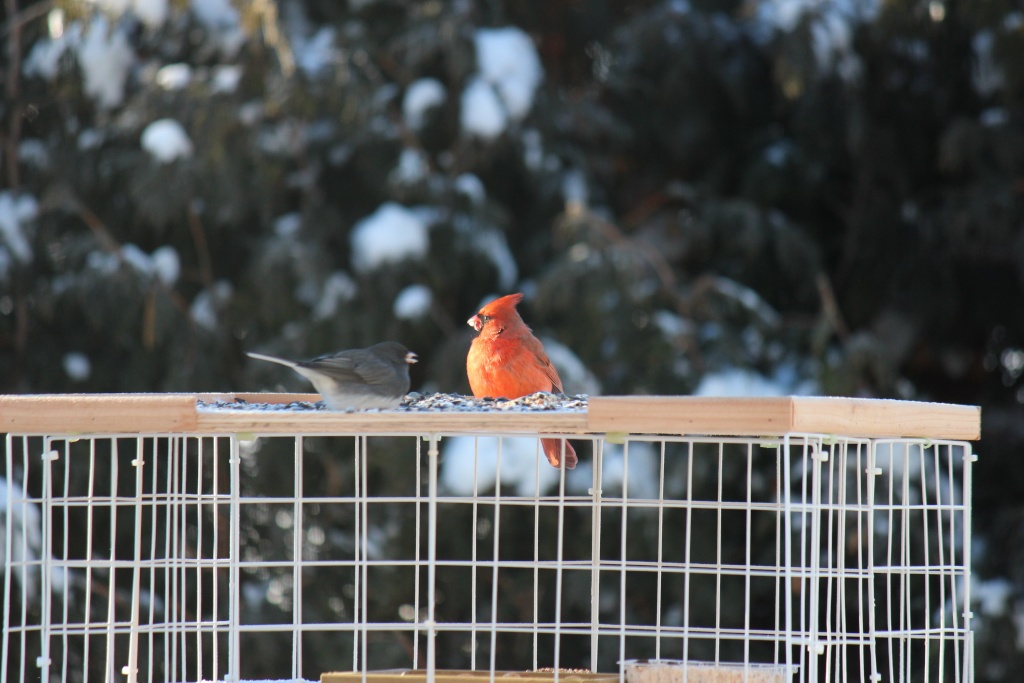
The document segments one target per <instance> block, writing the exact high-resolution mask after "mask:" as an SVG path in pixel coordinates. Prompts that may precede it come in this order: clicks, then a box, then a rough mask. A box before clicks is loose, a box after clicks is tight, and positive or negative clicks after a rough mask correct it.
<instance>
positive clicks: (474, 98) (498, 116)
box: [459, 78, 508, 140]
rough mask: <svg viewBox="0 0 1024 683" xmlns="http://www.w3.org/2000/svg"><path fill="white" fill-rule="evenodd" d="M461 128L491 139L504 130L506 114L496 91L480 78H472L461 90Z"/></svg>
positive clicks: (506, 119)
mask: <svg viewBox="0 0 1024 683" xmlns="http://www.w3.org/2000/svg"><path fill="white" fill-rule="evenodd" d="M459 120H460V122H461V124H462V130H463V131H465V132H466V133H468V134H469V135H473V136H476V137H480V138H483V139H484V140H492V139H494V138H496V137H498V136H499V135H501V134H502V133H504V132H505V128H506V127H507V126H508V115H507V114H506V113H505V108H504V107H503V106H502V105H501V100H499V99H498V93H496V92H495V91H494V88H492V87H491V85H490V84H489V83H487V82H486V81H484V80H483V79H481V78H473V79H471V80H470V81H469V85H467V86H466V89H465V90H463V91H462V111H461V113H460V116H459Z"/></svg>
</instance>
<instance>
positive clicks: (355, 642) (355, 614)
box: [352, 434, 366, 683]
mask: <svg viewBox="0 0 1024 683" xmlns="http://www.w3.org/2000/svg"><path fill="white" fill-rule="evenodd" d="M354 449H355V450H354V451H353V453H352V470H353V473H352V477H353V482H352V486H353V487H354V490H353V495H352V504H353V506H354V510H353V516H354V517H355V520H354V521H355V526H354V528H353V530H352V555H353V557H352V560H353V562H352V570H353V577H352V583H353V593H352V670H353V671H362V673H363V676H362V680H363V683H366V664H365V662H363V661H362V658H361V656H360V652H361V650H360V641H361V640H363V639H364V638H365V637H366V631H365V629H363V628H361V624H362V622H361V619H363V612H362V609H361V607H362V597H361V595H362V591H363V590H364V589H363V583H362V577H361V576H360V569H361V566H362V557H363V555H362V547H361V543H360V540H361V538H362V535H361V534H360V530H361V529H362V523H363V520H362V508H361V507H360V505H359V500H360V498H359V496H360V491H361V488H360V486H361V483H360V482H361V481H362V479H361V477H360V476H359V474H360V473H359V470H360V468H361V467H362V460H361V459H360V456H359V435H358V434H357V435H356V437H355V443H354Z"/></svg>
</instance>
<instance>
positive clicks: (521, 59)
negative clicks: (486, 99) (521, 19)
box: [474, 26, 544, 121]
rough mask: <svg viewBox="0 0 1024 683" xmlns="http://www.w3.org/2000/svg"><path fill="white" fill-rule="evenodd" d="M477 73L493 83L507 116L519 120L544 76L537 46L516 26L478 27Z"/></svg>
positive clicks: (476, 42)
mask: <svg viewBox="0 0 1024 683" xmlns="http://www.w3.org/2000/svg"><path fill="white" fill-rule="evenodd" d="M474 42H475V44H476V61H477V67H478V68H479V69H480V76H481V77H482V78H483V80H484V81H486V82H487V83H490V84H491V85H492V86H494V89H495V90H496V91H497V92H498V95H499V96H500V97H501V101H502V102H503V103H504V105H505V110H506V111H507V112H508V115H509V116H510V117H511V118H512V119H513V120H516V121H519V120H522V119H523V118H524V117H525V116H526V115H527V114H529V113H530V109H531V108H532V107H533V98H534V94H535V93H536V91H537V86H538V85H540V82H541V80H543V78H544V68H543V67H542V66H541V63H540V57H539V56H538V55H537V48H536V47H535V46H534V44H533V41H532V40H530V37H529V36H528V35H526V33H524V32H523V31H522V29H519V28H516V27H515V26H508V27H505V28H484V29H479V30H478V31H477V32H476V35H475V36H474Z"/></svg>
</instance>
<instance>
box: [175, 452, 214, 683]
mask: <svg viewBox="0 0 1024 683" xmlns="http://www.w3.org/2000/svg"><path fill="white" fill-rule="evenodd" d="M167 445H168V447H170V438H168V440H167ZM184 452H185V454H186V457H188V456H187V454H188V449H187V448H186V449H185V450H184ZM204 455H205V454H204V452H203V449H202V447H201V446H200V447H199V448H197V449H196V492H195V513H194V514H195V519H196V563H195V565H196V566H195V576H196V606H195V610H196V627H195V628H196V680H197V681H201V680H203V663H204V660H205V657H204V656H203V526H204V524H203V464H204V462H205V461H204Z"/></svg>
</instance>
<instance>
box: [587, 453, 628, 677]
mask: <svg viewBox="0 0 1024 683" xmlns="http://www.w3.org/2000/svg"><path fill="white" fill-rule="evenodd" d="M593 444H594V449H593V450H594V467H593V473H592V475H591V477H592V478H591V483H590V501H591V502H590V670H591V671H597V659H598V647H599V644H600V636H599V634H600V633H601V600H600V598H601V596H600V592H601V468H602V465H603V461H604V439H603V438H595V439H594V441H593ZM619 676H620V677H621V676H622V669H621V667H620V670H619Z"/></svg>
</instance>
